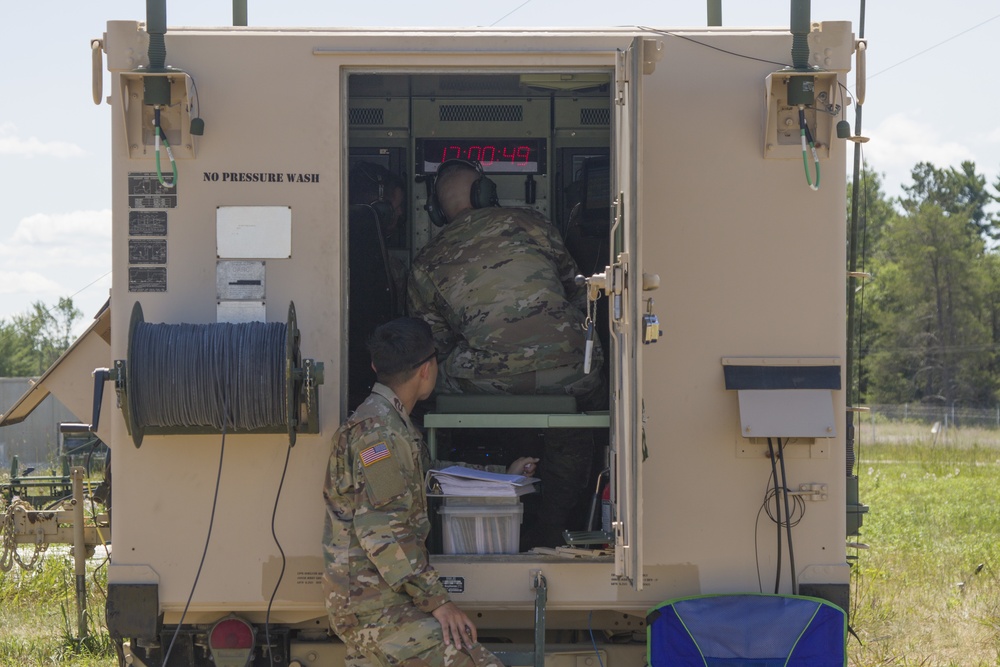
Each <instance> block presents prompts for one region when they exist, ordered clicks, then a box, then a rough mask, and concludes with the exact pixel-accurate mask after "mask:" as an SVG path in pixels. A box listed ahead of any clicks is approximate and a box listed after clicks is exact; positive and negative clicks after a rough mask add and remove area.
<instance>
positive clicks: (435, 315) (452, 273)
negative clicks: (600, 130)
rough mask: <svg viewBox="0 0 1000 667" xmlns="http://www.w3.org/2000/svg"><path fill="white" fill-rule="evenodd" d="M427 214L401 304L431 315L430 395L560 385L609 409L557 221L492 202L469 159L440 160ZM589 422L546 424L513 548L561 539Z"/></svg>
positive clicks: (572, 525)
mask: <svg viewBox="0 0 1000 667" xmlns="http://www.w3.org/2000/svg"><path fill="white" fill-rule="evenodd" d="M432 195H433V196H432V197H430V198H429V205H428V212H429V214H430V215H431V219H432V221H435V222H436V223H443V225H444V228H443V229H442V230H441V232H440V233H439V234H437V235H436V236H435V237H434V238H433V239H431V241H430V242H428V244H427V245H426V246H424V248H423V249H422V250H421V251H420V253H419V254H418V255H417V257H416V258H415V259H414V260H413V262H412V266H411V271H410V279H409V283H408V287H407V303H408V307H409V312H410V314H411V315H412V316H414V317H420V318H422V319H424V320H425V321H427V322H428V323H429V324H430V325H431V330H432V332H433V335H434V341H435V347H436V348H437V350H438V353H439V354H440V355H441V363H440V372H439V375H438V381H437V391H438V392H439V393H477V394H562V395H565V394H568V395H571V396H574V397H576V399H577V406H578V409H580V410H584V411H586V410H603V409H607V387H606V385H605V381H604V375H603V373H601V372H600V371H601V366H602V364H603V352H602V350H601V347H600V343H599V341H596V340H595V341H594V343H595V346H594V353H593V362H592V365H591V368H590V370H589V372H587V371H586V370H585V369H584V351H585V350H584V348H585V342H586V340H585V336H586V332H585V322H586V294H585V292H584V289H583V287H582V286H579V285H577V284H576V281H575V277H576V275H577V266H576V263H575V262H574V261H573V259H572V257H571V256H570V255H569V253H568V252H567V251H566V246H565V244H564V243H563V239H562V237H561V236H560V235H559V232H558V230H557V229H556V228H555V226H554V225H552V224H551V223H550V222H549V221H548V220H547V219H546V218H545V217H544V216H543V215H541V214H540V213H538V212H537V211H534V210H530V209H521V208H501V207H499V205H498V200H497V196H496V185H495V184H494V183H493V181H491V180H490V179H489V178H487V177H486V176H485V174H484V173H483V171H482V167H481V166H480V165H479V164H478V163H472V162H468V161H464V160H447V161H445V162H443V163H442V164H441V165H440V167H439V168H438V171H437V178H436V180H435V183H434V185H433V189H432ZM593 450H594V441H593V435H592V434H591V433H590V432H589V431H580V430H577V429H549V430H548V431H547V433H546V435H545V452H544V454H543V457H542V464H541V465H540V475H539V476H540V477H541V478H542V480H543V485H544V486H543V494H544V496H543V501H542V507H541V510H540V512H539V520H538V521H537V522H535V524H534V525H533V526H531V527H530V528H529V530H528V532H527V533H526V535H525V536H524V539H523V546H524V547H526V548H530V547H533V546H557V545H560V544H563V537H562V531H563V530H564V529H579V528H582V527H584V526H583V525H582V523H583V521H582V517H578V516H576V515H574V513H573V509H574V507H575V506H577V505H578V504H580V503H581V501H583V500H585V498H584V496H585V495H586V493H587V491H586V490H587V489H588V488H589V485H590V468H591V462H592V458H593Z"/></svg>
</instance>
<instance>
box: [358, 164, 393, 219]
mask: <svg viewBox="0 0 1000 667" xmlns="http://www.w3.org/2000/svg"><path fill="white" fill-rule="evenodd" d="M354 172H355V173H357V174H360V176H357V178H362V177H363V178H366V179H368V180H369V181H371V182H372V183H374V184H375V185H376V186H378V195H377V196H376V197H375V199H374V200H373V201H371V202H352V203H357V204H362V205H366V206H369V207H370V208H371V209H372V211H374V212H375V215H376V216H378V219H379V222H380V223H382V224H385V225H387V224H389V222H390V221H392V220H393V218H394V217H395V215H396V209H395V207H393V205H392V202H391V201H389V200H388V199H386V195H387V194H389V193H388V192H386V186H387V185H388V180H389V172H388V171H386V170H385V168H384V167H381V166H379V165H377V164H371V163H369V162H359V163H358V164H357V165H355V167H354ZM358 189H361V188H360V187H359V188H358Z"/></svg>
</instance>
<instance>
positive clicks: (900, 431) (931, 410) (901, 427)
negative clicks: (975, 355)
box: [855, 403, 1000, 447]
mask: <svg viewBox="0 0 1000 667" xmlns="http://www.w3.org/2000/svg"><path fill="white" fill-rule="evenodd" d="M855 425H856V426H857V432H856V436H857V438H858V442H859V443H861V442H864V443H870V444H877V443H921V442H922V443H928V444H947V445H960V446H961V445H975V444H979V445H989V446H993V447H1000V406H996V407H993V408H963V407H959V406H957V405H956V406H942V405H923V404H920V403H910V404H904V405H870V406H867V409H866V411H864V412H860V413H858V416H857V419H856V421H855Z"/></svg>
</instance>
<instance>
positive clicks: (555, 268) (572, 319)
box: [407, 208, 586, 378]
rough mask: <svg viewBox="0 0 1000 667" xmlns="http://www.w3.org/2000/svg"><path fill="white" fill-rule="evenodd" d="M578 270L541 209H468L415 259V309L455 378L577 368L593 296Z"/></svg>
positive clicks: (411, 287) (410, 293)
mask: <svg viewBox="0 0 1000 667" xmlns="http://www.w3.org/2000/svg"><path fill="white" fill-rule="evenodd" d="M576 274H577V267H576V263H575V262H574V261H573V258H572V257H570V255H569V253H568V252H567V251H566V246H565V245H564V243H563V240H562V238H561V237H560V236H559V232H558V230H556V228H555V227H554V226H553V225H552V224H550V223H549V222H548V221H547V220H546V219H545V217H544V216H542V215H541V214H540V213H538V212H536V211H532V210H530V209H517V208H484V209H475V210H469V211H466V212H465V213H463V214H462V215H461V216H459V217H458V218H457V219H456V220H455V221H453V222H451V223H450V224H448V225H447V226H446V227H445V228H444V229H443V230H442V231H441V233H440V234H438V235H437V236H436V237H435V238H433V239H432V240H431V241H430V242H429V243H428V244H427V245H426V246H425V247H424V248H423V250H422V251H421V252H420V253H419V254H418V255H417V257H416V258H415V259H414V261H413V266H412V269H411V273H410V280H409V284H408V287H407V300H408V303H409V312H410V314H411V316H413V317H421V318H423V319H425V320H427V322H429V323H430V325H431V329H432V330H433V332H434V340H435V345H436V346H437V349H438V352H439V353H441V354H442V355H446V358H444V360H443V361H442V362H441V363H442V371H443V372H444V373H445V374H446V375H448V376H452V377H461V378H473V377H504V376H509V375H515V374H518V373H524V372H527V371H537V370H545V369H550V368H557V367H560V366H568V365H572V364H578V363H580V360H581V359H582V358H583V350H584V331H583V324H584V321H585V314H584V313H585V309H586V293H585V291H584V289H583V288H582V287H580V286H578V285H577V284H576V282H575V280H574V279H575V277H576Z"/></svg>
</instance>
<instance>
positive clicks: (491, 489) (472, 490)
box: [428, 466, 538, 496]
mask: <svg viewBox="0 0 1000 667" xmlns="http://www.w3.org/2000/svg"><path fill="white" fill-rule="evenodd" d="M428 474H429V475H430V476H431V477H432V478H433V479H434V481H435V482H437V484H438V486H440V487H441V493H443V494H444V495H446V496H520V495H523V494H525V493H532V492H533V491H534V490H535V486H534V485H535V483H536V482H537V481H538V479H537V478H535V477H525V476H524V475H506V474H504V473H498V472H487V471H485V470H475V469H473V468H463V467H462V466H449V467H447V468H445V469H444V470H431V471H430V472H429V473H428Z"/></svg>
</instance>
